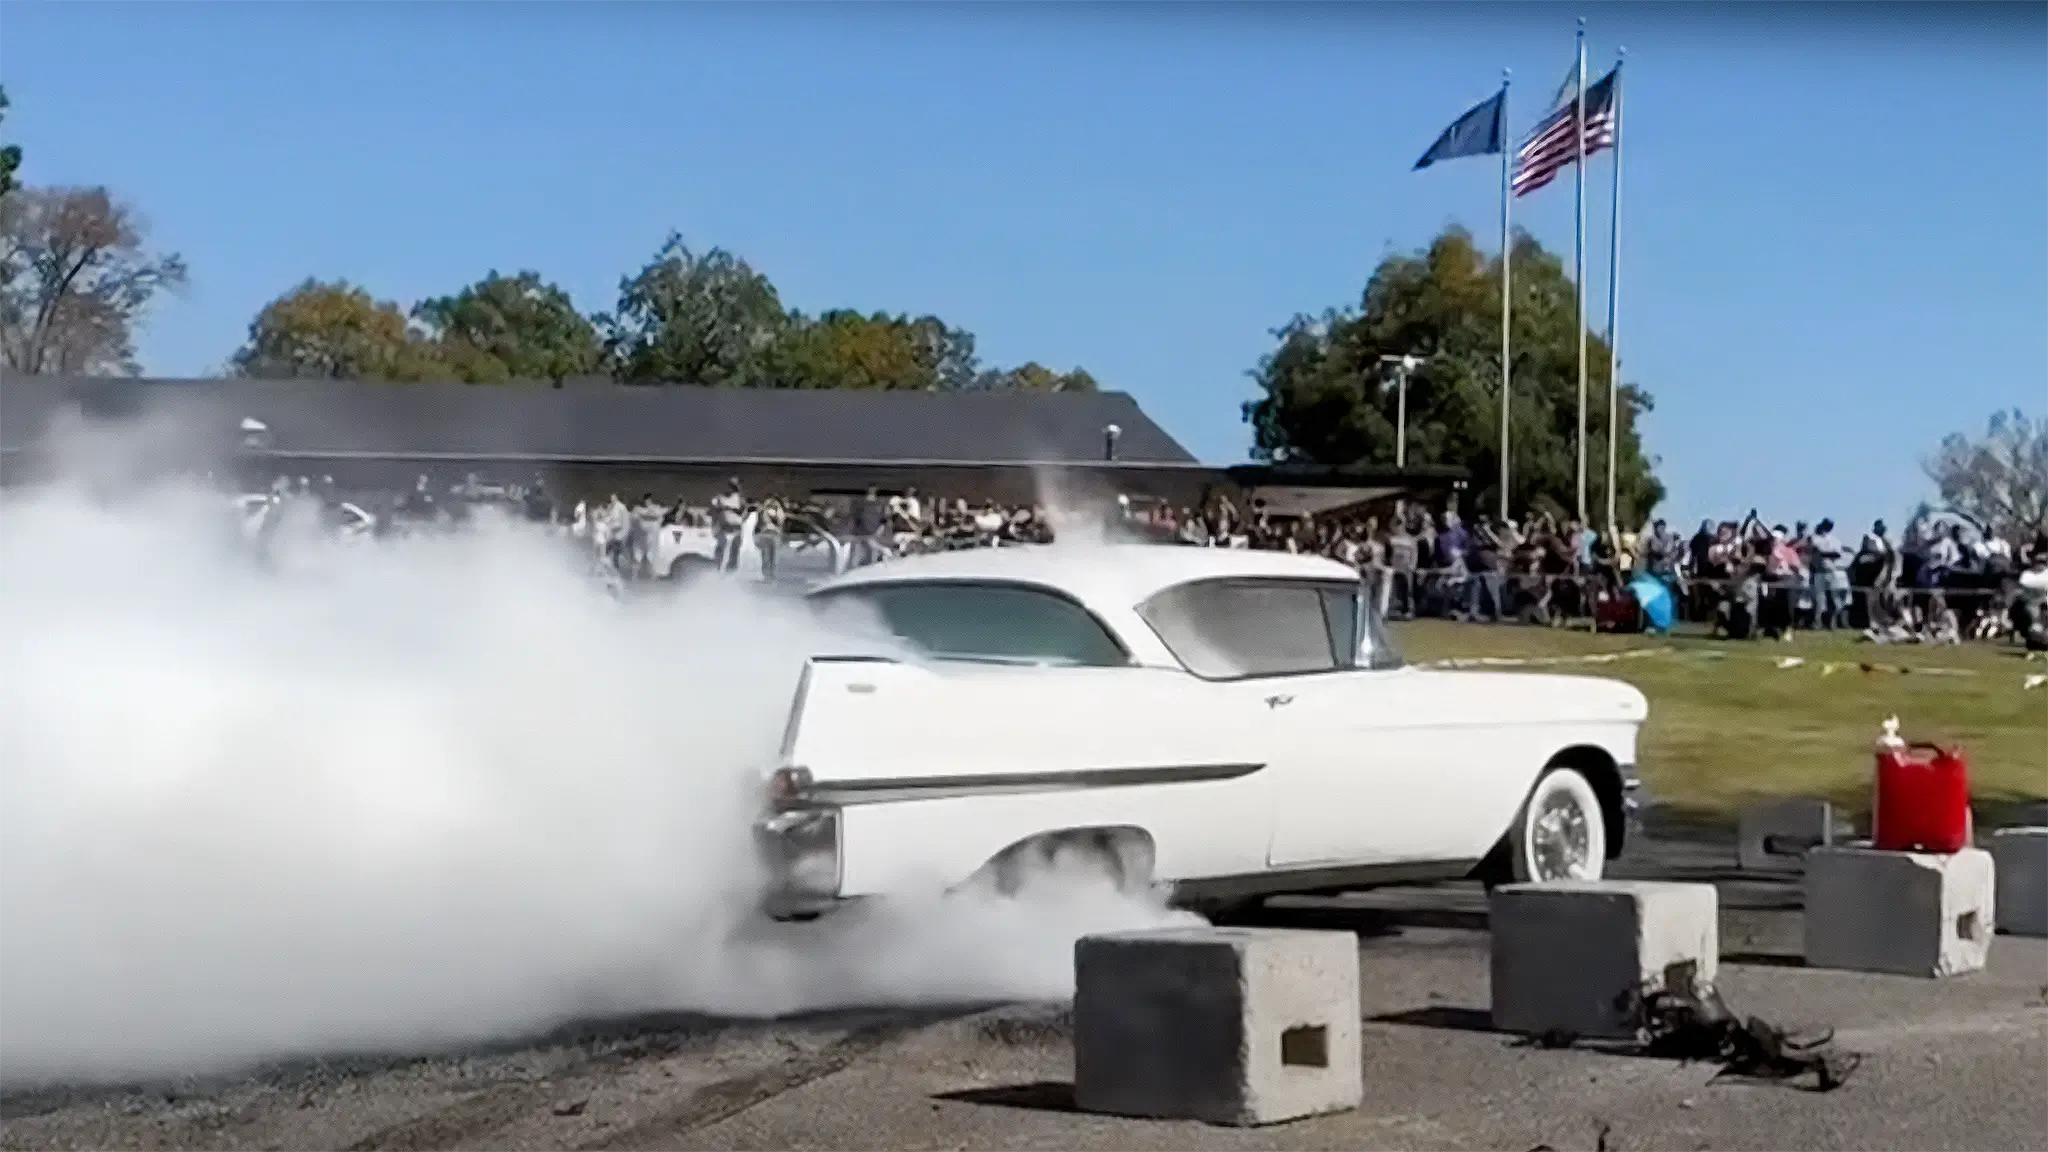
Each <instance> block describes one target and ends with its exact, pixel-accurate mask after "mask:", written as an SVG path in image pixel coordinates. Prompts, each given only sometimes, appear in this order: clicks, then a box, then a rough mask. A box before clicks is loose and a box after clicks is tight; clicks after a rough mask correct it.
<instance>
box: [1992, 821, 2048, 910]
mask: <svg viewBox="0 0 2048 1152" xmlns="http://www.w3.org/2000/svg"><path fill="white" fill-rule="evenodd" d="M1991 862H1992V865H1993V868H1992V870H1993V872H1994V873H1996V881H1995V886H1994V891H1995V892H1996V894H1997V898H1996V903H1997V906H1998V907H1997V912H1998V930H1999V931H2000V932H2010V933H2012V934H2013V935H2014V936H2048V828H2001V829H1999V830H1998V831H1997V832H1994V833H1992V835H1991Z"/></svg>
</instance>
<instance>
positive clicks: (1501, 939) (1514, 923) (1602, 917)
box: [1490, 880, 1721, 1040]
mask: <svg viewBox="0 0 2048 1152" xmlns="http://www.w3.org/2000/svg"><path fill="white" fill-rule="evenodd" d="M1490 918H1491V927H1492V929H1493V1026H1494V1027H1495V1028H1498V1029H1500V1030H1501V1031H1503V1032H1518V1033H1521V1034H1523V1035H1529V1036H1541V1035H1544V1034H1547V1033H1556V1034H1560V1035H1564V1036H1570V1037H1575V1038H1585V1039H1608V1040H1633V1039H1636V1038H1638V1037H1639V1036H1640V1035H1641V1033H1642V1029H1643V1026H1644V1024H1645V1023H1646V1021H1645V1019H1644V1013H1643V1001H1644V999H1645V997H1647V996H1648V995H1650V994H1651V993H1654V992H1660V991H1689V992H1694V993H1698V992H1703V991H1705V990H1706V989H1708V988H1710V987H1712V986H1713V982H1714V977H1715V975H1716V972H1717V970H1718V968H1719V965H1720V959H1721V931H1720V929H1721V925H1720V905H1719V901H1718V900H1717V898H1716V896H1715V892H1714V886H1713V885H1711V884H1670V883H1661V882H1653V881H1643V880H1559V881H1551V882H1548V883H1543V884H1506V885H1502V886H1501V887H1499V888H1495V889H1494V890H1493V897H1492V900H1491V909H1490Z"/></svg>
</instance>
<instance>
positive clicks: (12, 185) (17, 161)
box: [0, 88, 21, 196]
mask: <svg viewBox="0 0 2048 1152" xmlns="http://www.w3.org/2000/svg"><path fill="white" fill-rule="evenodd" d="M6 118H7V89H5V88H0V120H5V119H6ZM20 170H21V145H19V144H9V145H7V146H6V147H4V148H0V196H5V195H7V194H8V193H9V192H12V191H14V190H15V189H16V188H19V187H21V185H20V183H19V182H17V181H16V180H15V178H14V174H15V173H16V172H19V171H20Z"/></svg>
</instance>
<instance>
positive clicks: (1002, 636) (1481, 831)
mask: <svg viewBox="0 0 2048 1152" xmlns="http://www.w3.org/2000/svg"><path fill="white" fill-rule="evenodd" d="M809 599H810V601H811V603H812V604H814V605H815V606H816V607H817V608H819V609H820V610H821V612H823V613H824V614H825V616H826V618H827V619H828V620H835V619H836V620H841V621H844V622H849V623H851V622H854V621H858V622H860V623H862V624H864V625H865V626H870V627H872V626H874V625H875V624H877V623H879V625H880V626H881V627H883V628H885V629H886V630H887V631H888V632H889V633H891V634H893V636H894V637H895V638H896V639H897V641H898V642H900V643H901V644H902V645H904V646H907V647H908V648H909V649H910V650H912V651H915V652H918V653H921V654H922V655H923V657H928V658H920V659H916V660H901V661H899V660H885V659H876V658H871V657H830V656H819V657H816V658H814V659H812V660H811V661H809V663H808V664H807V666H806V668H805V670H804V673H803V676H802V680H801V684H800V686H799V688H798V690H797V694H796V699H795V702H794V705H793V709H792V713H791V716H790V718H789V723H788V729H787V732H786V734H785V737H784V740H783V744H782V749H781V760H780V764H779V765H778V766H777V767H776V769H775V770H774V772H773V775H772V776H771V777H770V778H769V780H768V781H767V785H766V791H767V808H768V812H767V814H766V815H765V816H764V817H763V818H762V819H761V821H760V822H759V824H758V825H757V828H756V833H757V840H758V843H759V846H760V848H761V851H762V853H763V857H764V860H765V863H766V865H767V867H768V870H769V873H770V875H771V877H772V881H771V886H770V892H769V894H768V899H767V906H768V909H769V911H770V912H771V914H774V915H778V916H800V915H810V914H815V913H817V912H821V911H824V910H827V909H830V908H832V907H833V906H835V905H837V904H839V903H840V902H842V901H845V900H848V899H854V898H859V897H866V896H876V895H885V894H890V893H898V892H910V891H916V890H931V889H933V888H938V889H950V888H953V887H956V886H959V885H962V884H965V883H968V882H970V881H977V880H981V881H987V882H989V883H992V884H993V885H995V887H996V888H997V889H998V890H1014V889H1015V887H1016V886H1017V885H1018V884H1019V883H1021V882H1022V880H1023V879H1024V878H1025V877H1026V876H1028V874H1029V872H1030V869H1031V867H1032V862H1033V861H1034V860H1039V859H1043V858H1046V857H1049V856H1050V855H1052V854H1054V853H1061V854H1063V855H1064V856H1066V857H1069V858H1071V857H1072V856H1073V855H1075V854H1077V853H1078V854H1080V855H1081V856H1082V857H1083V858H1084V859H1086V860H1088V861H1090V862H1091V863H1092V865H1093V866H1095V867H1098V868H1100V869H1101V870H1102V871H1103V872H1105V873H1106V874H1107V875H1108V876H1109V877H1110V878H1111V879H1112V880H1114V881H1115V882H1117V883H1119V884H1121V885H1123V886H1125V887H1128V888H1132V889H1137V888H1150V887H1152V886H1155V885H1164V886H1167V887H1169V888H1170V889H1171V892H1172V895H1173V896H1174V898H1175V899H1176V900H1177V901H1178V902H1180V903H1182V904H1185V905H1189V906H1193V907H1197V908H1204V909H1208V910H1212V911H1213V910H1215V909H1217V908H1219V907H1227V906H1229V905H1232V904H1235V903H1239V902H1243V901H1249V900H1254V899H1258V898H1261V897H1264V896H1266V895H1270V894H1275V893H1282V892H1312V891H1323V890H1335V889H1345V888H1355V887H1361V886H1366V885H1370V884H1374V883H1383V882H1395V881H1406V880H1416V879H1426V878H1442V877H1455V876H1462V875H1468V874H1471V873H1474V872H1475V871H1476V872H1478V873H1479V874H1481V875H1482V876H1485V877H1488V878H1493V879H1507V878H1524V879H1552V878H1564V877H1572V878H1597V877H1598V876H1600V875H1601V872H1602V869H1603V868H1604V866H1605V862H1606V861H1607V860H1608V859H1610V858H1612V857H1613V856H1615V855H1616V854H1618V853H1619V852H1620V850H1621V845H1622V842H1623V839H1624V837H1625V835H1626V834H1627V829H1628V827H1629V825H1630V820H1631V814H1632V812H1633V811H1634V809H1635V807H1636V801H1637V797H1638V791H1639V789H1638V783H1637V775H1636V765H1635V760H1636V735H1637V731H1638V729H1639V728H1640V727H1641V725H1642V723H1643V720H1644V718H1645V716H1646V714H1647V704H1646V702H1645V700H1644V697H1643V695H1642V693H1641V692H1638V691H1637V690H1636V689H1635V688H1633V687H1631V686H1629V685H1627V684H1624V683H1621V682H1618V681H1612V680H1605V679H1596V678H1589V677H1573V676H1547V675H1525V674H1518V673H1500V672H1494V673H1487V672H1464V671H1436V670H1425V669H1418V668H1412V667H1407V666H1405V665H1404V664H1403V662H1402V660H1401V659H1400V657H1399V655H1398V654H1397V653H1396V652H1395V651H1394V648H1393V646H1392V644H1391V642H1390V640H1389V638H1388V636H1387V634H1386V631H1385V630H1384V628H1383V627H1382V626H1381V623H1380V621H1379V619H1378V618H1377V616H1376V615H1375V614H1374V611H1373V605H1372V603H1371V602H1370V601H1371V598H1370V597H1366V596H1363V595H1361V586H1360V583H1359V581H1358V577H1357V574H1356V573H1355V572H1353V571H1352V570H1351V569H1349V568H1346V567H1344V566H1343V565H1340V564H1337V563H1335V562H1333V561H1328V560H1323V559H1319V558H1315V557H1306V556H1294V555H1288V554H1285V553H1271V552H1253V551H1243V550H1237V549H1214V548H1189V547H1172V546H1163V545H1104V546H1092V547H1068V546H1058V545H1056V546H1052V547H1023V548H1005V549H991V550H981V551H967V552H954V553H947V554H941V555H933V556H922V557H912V558H908V559H903V560H899V561H895V562H892V563H889V564H883V565H876V566H872V567H867V568H862V569H859V570H856V571H854V572H852V573H849V574H846V575H843V576H840V577H838V578H837V579H834V580H830V581H827V582H825V583H824V584H822V585H821V586H819V587H818V588H816V589H814V590H813V591H812V592H811V593H810V595H809ZM842 614H846V615H842Z"/></svg>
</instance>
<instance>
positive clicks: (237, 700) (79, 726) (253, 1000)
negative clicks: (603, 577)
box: [0, 483, 1182, 1088]
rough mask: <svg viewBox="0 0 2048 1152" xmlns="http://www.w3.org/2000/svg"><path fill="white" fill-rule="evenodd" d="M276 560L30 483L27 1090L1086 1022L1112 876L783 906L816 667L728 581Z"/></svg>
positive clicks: (237, 541)
mask: <svg viewBox="0 0 2048 1152" xmlns="http://www.w3.org/2000/svg"><path fill="white" fill-rule="evenodd" d="M308 519H309V518H307V517H294V518H288V520H287V522H286V523H285V524H284V525H283V526H282V527H281V528H280V529H279V530H278V532H277V534H276V536H275V537H274V538H273V539H272V541H271V545H270V548H269V550H268V554H267V559H265V560H264V561H263V562H258V561H256V560H255V559H253V558H252V557H251V555H250V554H249V552H248V550H247V548H246V546H245V544H244V542H243V541H242V540H241V537H240V533H239V531H238V525H237V518H236V516H235V514H234V513H233V512H232V510H231V509H229V508H228V507H227V501H226V500H225V499H224V497H223V496H222V494H221V493H219V492H217V491H212V490H208V489H207V488H205V487H203V486H200V485H196V484H163V483H152V484H150V485H148V486H144V487H137V486H135V485H133V484H123V485H116V486H114V487H113V488H112V489H108V488H106V487H104V486H101V487H95V486H94V485H90V484H83V483H63V484H53V485H47V486H42V487H38V488H34V489H29V490H16V491H13V492H9V493H7V494H5V496H4V497H0V1083H5V1084H6V1085H7V1086H8V1087H10V1088H12V1087H19V1086H24V1085H31V1084H36V1083H49V1082H54V1081H88V1080H108V1079H127V1078H147V1077H157V1076H176V1075H186V1074H196V1073H213V1072H226V1071H233V1070H236V1069H240V1068H244V1067H247V1066H249V1065H251V1064H254V1063H258V1062H262V1061H268V1060H274V1059H280V1058H291V1057H300V1056H308V1055H317V1054H331V1053H343V1052H423V1051H431V1050H444V1049H447V1048H449V1047H452V1046H459V1045H462V1044H465V1043H473V1042H477V1041H481V1040H486V1039H496V1038H504V1037H510V1036H515V1035H521V1034H527V1033H531V1032H533V1031H537V1030H540V1029H543V1028H546V1027H548V1026H551V1025H554V1024H557V1023H561V1022H563V1021H566V1020H570V1019H575V1018H581V1017H594V1016H604V1015H614V1014H627V1013H634V1012H647V1011H699V1012H706V1013H712V1014H722V1015H734V1016H748V1017H767V1016H776V1015H783V1014H789V1013H794V1012H800V1011H804V1010H810V1009H819V1008H831V1007H848V1006H854V1005H912V1004H935V1003H962V1002H974V1001H980V1000H993V999H1011V998H1021V999H1041V998H1042V999H1057V998H1062V997H1065V996H1067V995H1069V994H1070V993H1071V983H1072V946H1073V941H1074V940H1075V939H1076V937H1077V936H1079V935H1081V934H1084V933H1087V932H1092V931H1101V930H1106V929H1113V928H1119V927H1132V926H1140V925H1146V924H1153V923H1160V922H1165V921H1167V920H1168V919H1169V918H1171V919H1179V918H1182V917H1181V915H1180V914H1176V913H1170V912H1167V911H1165V910H1164V909H1163V908H1162V907H1160V906H1157V905H1155V904H1152V903H1149V902H1144V901H1137V900H1132V899H1129V898H1125V897H1121V896H1118V895H1116V894H1115V893H1113V892H1111V891H1108V890H1107V889H1106V888H1104V889H1096V888H1090V887H1086V886H1074V885H1048V886H1042V887H1041V888H1040V889H1039V890H1038V891H1037V893H1036V894H1034V895H1030V898H1026V899H1020V900H1010V901H997V900H994V899H992V898H980V897H971V896H956V897H951V898H946V899H940V898H939V897H938V896H937V894H933V895H932V896H931V897H929V898H920V899H907V900H903V901H895V902H883V903H879V904H877V905H876V906H874V907H872V908H866V909H862V910H859V911H856V912H854V913H852V914H847V915H835V916H831V917H827V918H825V919H824V920H821V921H818V922H815V923H810V924H773V923H770V922H767V921H765V920H763V919H762V918H760V917H759V915H758V914H757V913H756V912H755V911H754V908H755V901H756V899H757V895H758V891H759V885H760V882H761V877H760V876H759V874H758V873H757V871H756V867H755V863H754V857H753V852H752V844H751V839H750V835H751V834H750V823H751V821H752V819H753V818H754V817H755V816H756V815H757V814H758V810H759V800H760V795H761V793H760V789H761V785H762V780H763V778H764V777H765V775H766V773H767V772H768V771H769V770H770V769H772V768H773V767H774V759H775V755H776V751H777V745H778V743H779V740H780V737H781V734H782V730H783V725H784V722H785V719H786V717H787V711H788V708H789V706H790V702H791V698H792V694H793V692H794V688H795V685H796V681H797V677H798V674H799V671H800V669H801V666H802V662H803V660H804V659H805V658H806V657H807V656H809V655H811V654H813V653H815V652H820V651H834V652H846V651H849V650H850V649H849V641H848V639H847V637H845V636H843V635H838V634H828V633H826V632H825V631H823V629H822V627H821V625H819V624H818V623H816V622H814V621H813V620H812V619H811V617H810V615H809V613H808V612H807V611H806V610H805V609H804V608H803V606H802V605H800V604H795V603H790V602H786V601H778V600H775V599H772V598H770V597H767V596H765V595H762V594H759V593H757V592H754V591H751V590H749V589H746V588H742V587H739V586H737V585H736V584H735V583H728V582H723V581H711V582H707V583H706V584H705V585H704V586H702V587H698V588H695V589H692V590H690V591H688V592H687V593H677V594H666V593H665V594H658V595H652V596H647V597H637V596H634V597H628V598H625V599H623V600H621V599H616V598H614V597H612V596H610V595H608V594H607V593H606V592H605V590H604V588H603V586H602V585H601V583H600V582H599V581H597V580H596V579H594V578H593V577H591V576H590V574H589V573H588V571H587V565H586V564H585V563H584V560H583V558H582V557H581V555H580V554H579V553H578V552H577V551H576V549H575V548H574V547H573V546H572V545H571V544H570V543H569V542H567V541H566V540H564V539H563V538H561V537H559V536H557V535H554V534H551V533H549V532H547V531H545V530H543V529H540V528H537V527H535V526H532V525H528V524H524V523H517V522H513V521H510V520H507V519H502V518H497V517H491V516H484V517H480V518H479V519H477V520H476V521H475V522H474V523H472V524H471V525H470V526H469V527H468V528H466V529H464V530H462V531H460V532H451V533H437V534H426V535H419V536H411V537H402V538H395V539H390V540H378V541H362V542H354V543H344V542H338V541H335V540H333V539H330V538H327V537H325V536H323V535H322V534H321V533H319V532H318V531H317V530H316V529H314V528H313V527H312V526H311V525H310V524H309V523H307V522H306V521H307V520H308Z"/></svg>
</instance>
